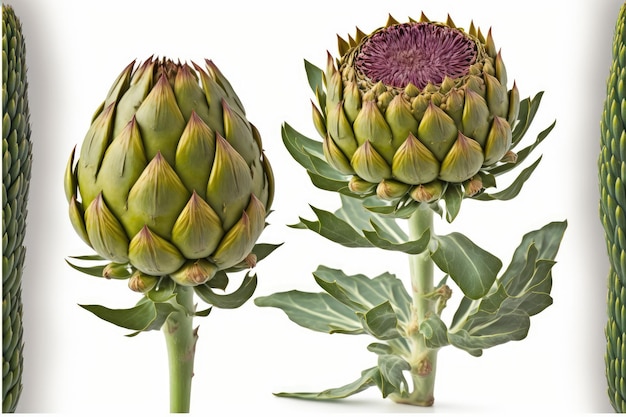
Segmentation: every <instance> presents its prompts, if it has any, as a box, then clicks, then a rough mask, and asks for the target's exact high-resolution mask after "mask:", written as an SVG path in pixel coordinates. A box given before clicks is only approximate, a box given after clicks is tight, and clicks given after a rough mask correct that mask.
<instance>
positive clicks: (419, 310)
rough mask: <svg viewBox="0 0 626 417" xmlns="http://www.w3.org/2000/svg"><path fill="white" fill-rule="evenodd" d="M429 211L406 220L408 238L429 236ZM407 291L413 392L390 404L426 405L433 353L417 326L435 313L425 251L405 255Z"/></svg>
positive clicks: (429, 398) (431, 270) (430, 399)
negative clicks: (410, 301) (410, 298)
mask: <svg viewBox="0 0 626 417" xmlns="http://www.w3.org/2000/svg"><path fill="white" fill-rule="evenodd" d="M432 226H433V211H432V210H430V209H429V208H420V209H418V210H416V211H415V213H413V214H412V215H411V217H410V218H409V238H410V239H411V240H415V239H418V238H419V237H421V236H422V234H423V233H424V232H425V231H426V230H430V231H431V235H432V233H433V230H432ZM409 262H410V272H411V289H412V293H413V294H412V296H413V309H412V313H413V317H412V326H411V330H410V332H411V335H410V336H411V341H412V345H411V355H410V358H409V364H410V365H411V377H412V381H413V390H412V391H411V392H410V393H408V394H405V395H402V396H396V397H394V398H393V400H394V401H396V402H400V403H406V404H413V405H421V406H430V405H432V404H433V402H434V388H435V370H436V363H437V350H436V349H431V348H428V347H427V346H426V342H425V339H424V336H423V335H422V334H421V333H420V332H419V326H420V324H421V323H422V322H423V321H424V320H425V319H426V318H428V317H429V316H430V315H431V314H434V313H435V301H434V300H433V298H432V296H431V294H432V293H433V291H434V278H433V273H434V265H433V260H432V259H431V257H430V253H429V251H428V249H427V250H425V251H424V252H422V253H420V254H417V255H409Z"/></svg>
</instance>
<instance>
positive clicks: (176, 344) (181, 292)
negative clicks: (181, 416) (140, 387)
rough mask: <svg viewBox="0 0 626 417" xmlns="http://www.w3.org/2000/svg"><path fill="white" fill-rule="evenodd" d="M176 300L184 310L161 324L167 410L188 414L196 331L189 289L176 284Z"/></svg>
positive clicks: (173, 314)
mask: <svg viewBox="0 0 626 417" xmlns="http://www.w3.org/2000/svg"><path fill="white" fill-rule="evenodd" d="M177 293H178V295H177V297H176V300H177V302H178V304H179V305H181V306H182V307H183V310H184V311H177V312H175V313H172V314H170V316H169V317H168V318H167V320H166V321H165V324H164V325H163V334H164V335H165V343H166V345H167V356H168V361H169V371H170V412H172V413H188V412H189V406H190V402H191V379H192V377H193V361H194V356H195V352H196V340H197V339H198V336H197V332H196V331H195V330H194V329H193V316H192V315H191V314H190V312H192V311H193V308H194V306H193V290H192V289H191V288H188V287H182V286H178V287H177Z"/></svg>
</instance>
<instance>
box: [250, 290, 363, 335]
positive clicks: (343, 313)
mask: <svg viewBox="0 0 626 417" xmlns="http://www.w3.org/2000/svg"><path fill="white" fill-rule="evenodd" d="M254 303H255V304H256V305H257V306H259V307H276V308H279V309H281V310H282V311H283V312H284V313H285V314H286V315H287V317H289V319H290V320H291V321H293V322H294V323H296V324H298V325H299V326H302V327H305V328H307V329H310V330H314V331H317V332H322V333H329V334H333V333H342V334H363V333H365V331H364V330H363V327H362V325H361V321H360V320H359V319H358V317H357V315H356V314H355V312H354V310H353V309H351V308H349V307H347V306H346V305H344V304H343V303H341V302H339V301H337V300H336V299H335V298H333V297H332V296H330V295H328V294H326V293H310V292H302V291H298V290H292V291H287V292H280V293H275V294H272V295H269V296H263V297H258V298H256V299H255V300H254Z"/></svg>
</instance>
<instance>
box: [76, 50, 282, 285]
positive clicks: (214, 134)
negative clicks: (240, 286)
mask: <svg viewBox="0 0 626 417" xmlns="http://www.w3.org/2000/svg"><path fill="white" fill-rule="evenodd" d="M273 189H274V178H273V174H272V170H271V166H270V164H269V161H268V160H267V158H266V157H265V154H264V152H263V149H262V142H261V136H260V134H259V132H258V130H257V129H256V128H255V127H254V125H253V124H252V123H250V122H249V121H248V119H247V117H246V115H245V111H244V109H243V105H242V104H241V101H240V100H239V98H238V97H237V96H236V94H235V92H234V90H233V88H232V86H231V85H230V83H229V82H228V80H227V79H226V78H225V77H224V75H223V74H222V73H221V72H220V71H219V69H218V68H217V66H216V65H215V64H214V63H213V62H212V61H209V60H207V61H206V62H205V67H204V68H202V67H200V66H199V65H197V64H195V63H193V64H192V65H189V64H186V63H180V62H179V63H175V62H174V61H171V60H169V59H166V58H162V59H157V58H153V57H151V58H149V59H147V60H146V61H144V62H143V63H141V64H139V65H137V64H136V63H135V62H132V63H131V64H129V65H128V66H127V67H126V68H124V69H123V71H122V72H121V73H120V75H119V76H118V77H117V78H116V80H115V81H114V83H113V85H112V86H111V88H110V89H109V93H108V94H107V97H106V98H105V100H104V101H103V103H102V105H101V106H100V107H99V108H98V110H97V111H96V113H95V116H94V118H93V120H92V124H91V126H90V127H89V129H88V131H87V134H86V135H85V139H84V141H83V143H82V146H81V149H80V157H79V158H78V160H77V161H74V152H72V155H71V156H70V161H69V162H68V165H67V170H66V174H65V190H66V195H67V199H68V202H69V203H70V219H71V221H72V225H73V226H74V228H75V229H76V231H77V233H78V234H79V236H81V238H83V240H84V241H85V242H87V243H88V244H89V245H91V246H92V248H93V249H94V250H96V252H97V253H98V254H99V255H100V256H102V257H104V258H106V259H110V260H111V261H114V262H115V263H119V264H121V265H126V268H127V269H128V270H129V274H127V275H128V276H132V277H134V278H132V279H131V281H132V282H130V283H129V286H130V287H131V288H132V289H135V290H137V291H143V290H145V289H146V288H149V287H151V285H152V282H153V280H151V279H149V278H148V277H160V276H163V275H170V276H171V277H172V279H174V280H175V282H177V283H178V284H180V285H200V284H202V283H204V282H206V281H207V280H209V279H211V278H212V277H213V276H214V275H215V273H216V272H217V271H219V270H220V269H227V268H229V267H232V266H233V265H236V264H239V263H241V262H243V261H244V260H245V259H246V257H248V256H249V255H250V253H251V251H252V248H253V246H254V244H255V242H256V240H257V239H258V237H259V235H260V234H261V232H262V230H263V228H264V226H265V217H266V215H267V213H269V210H270V206H271V203H272V199H273ZM242 219H243V220H242ZM250 219H252V220H253V221H251V220H250ZM242 222H243V223H245V224H242Z"/></svg>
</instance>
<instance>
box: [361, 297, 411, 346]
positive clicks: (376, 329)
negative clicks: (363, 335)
mask: <svg viewBox="0 0 626 417" xmlns="http://www.w3.org/2000/svg"><path fill="white" fill-rule="evenodd" d="M358 315H359V317H361V320H362V321H363V327H364V328H365V330H366V331H367V332H368V333H369V334H371V335H372V336H374V337H375V338H377V339H379V340H390V339H397V338H399V337H402V335H401V334H400V332H399V331H398V317H397V316H396V312H395V311H394V309H393V307H392V306H391V303H390V302H389V301H384V302H383V303H381V304H379V305H377V306H375V307H373V308H371V309H370V310H368V311H366V312H365V313H358Z"/></svg>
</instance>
